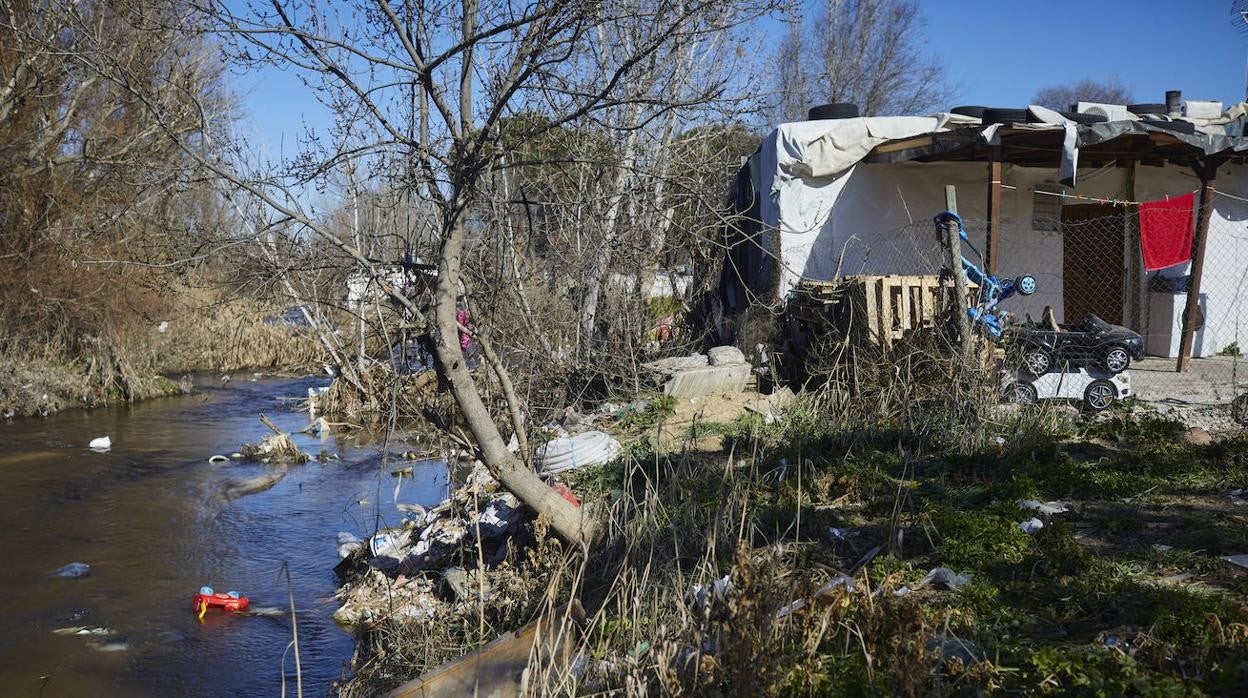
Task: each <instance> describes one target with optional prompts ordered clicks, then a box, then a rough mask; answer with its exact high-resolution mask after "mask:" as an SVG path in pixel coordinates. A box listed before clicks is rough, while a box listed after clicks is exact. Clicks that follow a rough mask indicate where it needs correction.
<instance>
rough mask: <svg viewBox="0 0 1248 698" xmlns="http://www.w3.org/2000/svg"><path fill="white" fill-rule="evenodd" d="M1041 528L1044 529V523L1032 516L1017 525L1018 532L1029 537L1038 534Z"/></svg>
mask: <svg viewBox="0 0 1248 698" xmlns="http://www.w3.org/2000/svg"><path fill="white" fill-rule="evenodd" d="M1042 528H1044V522H1043V521H1041V520H1040V519H1037V518H1035V517H1034V516H1033V517H1032V518H1030V519H1027V520H1026V521H1024V522H1022V523H1020V524H1019V525H1018V530H1020V531H1022V532H1023V533H1026V534H1027V535H1029V536H1030V535H1035V534H1036V533H1039V532H1040V529H1042Z"/></svg>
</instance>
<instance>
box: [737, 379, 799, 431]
mask: <svg viewBox="0 0 1248 698" xmlns="http://www.w3.org/2000/svg"><path fill="white" fill-rule="evenodd" d="M796 398H797V396H796V395H794V394H793V390H792V389H790V388H789V387H787V386H786V387H783V388H780V389H779V390H777V391H775V392H774V393H772V394H770V395H764V396H763V397H761V398H759V399H757V400H755V401H753V402H751V403H749V404H747V405H746V406H745V409H747V410H749V411H751V412H754V413H756V414H760V415H762V416H763V421H764V422H766V423H767V424H775V423H776V420H778V419H779V418H780V415H782V414H784V411H785V410H786V409H788V407H789V406H790V405H792V404H793V401H794V400H795V399H796Z"/></svg>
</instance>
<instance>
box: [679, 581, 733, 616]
mask: <svg viewBox="0 0 1248 698" xmlns="http://www.w3.org/2000/svg"><path fill="white" fill-rule="evenodd" d="M731 590H732V580H731V579H730V578H729V576H728V575H724V576H723V578H722V579H716V580H715V581H713V582H711V583H710V584H695V585H693V588H692V589H690V590H689V595H690V596H691V597H693V603H694V604H695V605H696V606H697V607H698V608H705V607H706V604H707V602H708V601H709V600H711V599H715V600H717V601H723V600H724V599H726V598H727V597H728V592H729V591H731Z"/></svg>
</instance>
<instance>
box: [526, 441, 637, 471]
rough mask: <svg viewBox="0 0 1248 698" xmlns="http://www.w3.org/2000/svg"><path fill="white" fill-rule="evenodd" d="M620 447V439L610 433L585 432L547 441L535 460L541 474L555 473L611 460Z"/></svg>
mask: <svg viewBox="0 0 1248 698" xmlns="http://www.w3.org/2000/svg"><path fill="white" fill-rule="evenodd" d="M623 450H624V449H623V447H622V446H620V442H619V441H616V440H615V438H614V437H612V436H611V435H609V434H605V433H603V432H601V431H587V432H585V433H583V434H577V435H576V436H569V437H560V438H557V439H552V440H550V441H547V442H546V443H545V444H543V445H541V446H539V447H538V449H537V453H536V456H535V460H536V462H537V463H538V465H539V466H541V470H542V472H543V473H546V474H554V473H562V472H564V471H568V470H578V469H580V468H585V467H589V466H591V465H600V464H602V463H610V462H611V461H613V460H615V459H616V458H617V457H619V455H620V453H621V452H622V451H623Z"/></svg>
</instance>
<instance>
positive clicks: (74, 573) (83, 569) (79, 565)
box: [56, 562, 91, 579]
mask: <svg viewBox="0 0 1248 698" xmlns="http://www.w3.org/2000/svg"><path fill="white" fill-rule="evenodd" d="M88 574H91V565H88V564H87V563H85V562H71V563H69V564H68V565H65V566H64V567H62V568H60V569H59V570H57V571H56V576H58V577H66V578H68V579H76V578H78V577H85V576H87V575H88Z"/></svg>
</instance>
